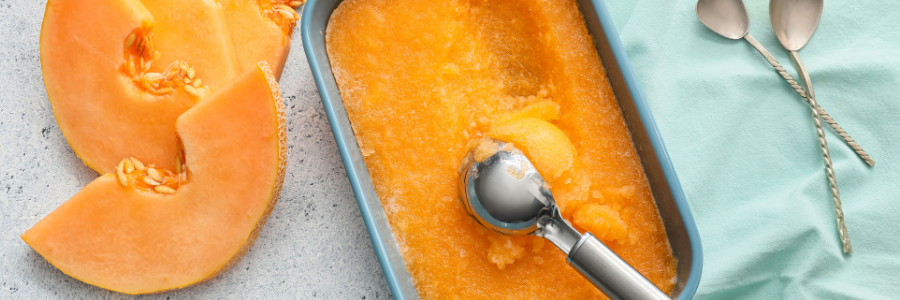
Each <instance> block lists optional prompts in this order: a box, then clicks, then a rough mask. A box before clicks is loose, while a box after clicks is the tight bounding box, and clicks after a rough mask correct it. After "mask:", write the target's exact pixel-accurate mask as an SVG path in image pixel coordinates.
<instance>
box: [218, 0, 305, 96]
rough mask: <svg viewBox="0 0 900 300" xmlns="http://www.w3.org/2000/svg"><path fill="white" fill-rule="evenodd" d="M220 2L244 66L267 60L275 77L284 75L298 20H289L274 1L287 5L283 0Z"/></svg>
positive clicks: (227, 0)
mask: <svg viewBox="0 0 900 300" xmlns="http://www.w3.org/2000/svg"><path fill="white" fill-rule="evenodd" d="M220 3H221V4H222V7H223V8H224V10H225V16H226V19H227V20H228V26H229V29H230V31H231V38H232V40H233V41H234V50H235V52H236V53H237V56H238V60H239V61H240V64H241V66H243V67H244V68H248V67H252V66H253V65H254V64H256V62H258V61H265V62H268V63H269V65H270V66H272V71H273V72H274V73H275V78H281V71H282V69H284V63H285V61H287V56H288V52H289V51H290V50H291V32H292V31H293V28H294V24H296V22H297V20H296V19H291V20H288V19H286V18H285V17H284V15H282V14H280V13H278V12H277V9H276V8H274V4H275V3H280V4H285V3H284V1H280V0H277V1H268V0H266V1H260V0H223V1H220ZM294 16H297V15H296V14H295V15H294Z"/></svg>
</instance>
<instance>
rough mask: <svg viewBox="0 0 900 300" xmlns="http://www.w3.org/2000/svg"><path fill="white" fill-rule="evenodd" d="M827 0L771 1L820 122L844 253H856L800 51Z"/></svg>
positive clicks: (782, 39)
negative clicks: (851, 244) (848, 232)
mask: <svg viewBox="0 0 900 300" xmlns="http://www.w3.org/2000/svg"><path fill="white" fill-rule="evenodd" d="M822 5H823V0H771V1H769V17H770V19H772V28H773V29H775V35H776V36H778V40H779V41H780V42H781V45H783V46H784V48H785V49H787V50H788V53H789V54H790V55H791V60H793V61H794V65H795V66H797V71H798V72H799V73H800V77H801V78H803V85H805V86H806V90H807V91H808V93H807V96H808V98H807V99H809V105H810V108H811V109H812V114H813V119H814V120H815V123H816V134H817V135H818V136H819V146H820V148H822V157H823V158H824V159H825V175H826V176H827V177H828V185H829V186H831V197H832V198H833V199H834V211H835V215H836V218H837V226H838V235H839V236H840V238H841V243H842V244H843V246H844V253H853V248H852V247H851V246H850V236H849V235H848V234H847V225H846V224H844V211H843V209H841V193H840V192H839V191H838V188H837V180H836V179H835V178H834V168H833V167H832V166H831V155H830V154H828V141H826V140H825V131H824V130H822V122H820V121H819V112H818V111H817V110H816V107H818V104H817V103H816V93H815V91H813V86H812V81H811V80H810V79H809V72H807V71H806V67H805V66H804V65H803V61H802V60H800V55H798V54H797V51H799V50H800V49H801V48H803V46H805V45H806V43H807V42H809V39H810V38H811V37H812V34H813V32H815V31H816V27H818V26H819V18H820V17H821V16H822Z"/></svg>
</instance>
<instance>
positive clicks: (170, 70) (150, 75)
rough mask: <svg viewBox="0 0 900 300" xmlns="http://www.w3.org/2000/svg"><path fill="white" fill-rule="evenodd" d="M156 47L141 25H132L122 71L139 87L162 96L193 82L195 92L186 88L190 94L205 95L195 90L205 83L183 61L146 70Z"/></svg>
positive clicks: (154, 55) (195, 95)
mask: <svg viewBox="0 0 900 300" xmlns="http://www.w3.org/2000/svg"><path fill="white" fill-rule="evenodd" d="M155 49H156V48H155V47H154V41H153V37H152V34H151V33H149V32H144V29H135V31H133V32H131V33H130V34H129V35H128V37H126V38H125V50H124V52H125V54H124V57H125V60H124V62H123V72H126V73H127V74H128V76H129V77H131V79H132V81H134V83H135V84H136V85H137V86H138V87H139V88H143V89H144V90H146V91H147V92H150V93H151V94H153V95H160V96H161V95H167V94H170V93H173V92H175V90H176V89H177V88H178V87H179V86H192V87H194V89H195V93H190V92H188V93H190V94H191V96H193V97H201V98H202V96H205V95H206V93H202V92H198V91H196V90H197V89H200V88H207V87H205V86H203V84H202V81H200V79H199V78H196V76H197V70H196V69H194V67H192V66H190V65H189V64H188V63H187V62H185V61H182V60H176V61H174V62H172V63H171V64H169V66H168V67H167V68H166V69H165V71H164V72H162V73H155V72H149V70H150V67H151V66H152V65H153V62H154V61H155V60H156V59H158V58H159V57H160V53H159V51H156V50H155Z"/></svg>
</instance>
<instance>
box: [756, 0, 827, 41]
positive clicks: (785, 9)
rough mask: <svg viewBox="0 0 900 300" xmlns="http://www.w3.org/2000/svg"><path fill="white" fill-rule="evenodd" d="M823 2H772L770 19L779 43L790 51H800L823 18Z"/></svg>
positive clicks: (809, 0)
mask: <svg viewBox="0 0 900 300" xmlns="http://www.w3.org/2000/svg"><path fill="white" fill-rule="evenodd" d="M823 2H824V1H823V0H771V1H769V17H770V18H771V19H772V29H775V35H776V36H777V37H778V41H779V42H781V45H783V46H784V48H785V49H787V50H788V51H800V49H801V48H803V46H806V43H807V42H809V39H810V38H811V37H812V35H813V32H815V31H816V27H818V26H819V19H820V18H821V17H822V7H823V5H824V3H823Z"/></svg>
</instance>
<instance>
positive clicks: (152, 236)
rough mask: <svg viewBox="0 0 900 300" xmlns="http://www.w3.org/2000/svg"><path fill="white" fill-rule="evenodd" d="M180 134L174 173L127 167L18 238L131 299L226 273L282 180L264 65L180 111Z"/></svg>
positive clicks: (281, 138)
mask: <svg viewBox="0 0 900 300" xmlns="http://www.w3.org/2000/svg"><path fill="white" fill-rule="evenodd" d="M176 130H177V132H178V136H179V137H180V138H181V141H182V142H183V145H184V152H183V154H184V165H183V167H179V170H177V171H180V172H177V173H176V172H172V171H171V170H165V169H153V166H152V165H144V164H142V163H137V160H130V159H126V160H123V161H121V162H123V165H122V166H120V167H117V168H116V170H117V172H116V174H106V175H103V176H101V177H99V178H97V179H96V180H94V181H93V182H91V183H90V184H88V185H87V186H86V187H85V188H84V189H82V190H81V191H79V192H78V193H77V194H76V195H75V196H74V197H72V198H71V199H70V200H68V201H66V202H65V203H63V204H62V205H61V206H60V207H59V208H57V209H56V210H55V211H53V212H51V213H50V214H49V215H47V216H46V217H45V218H44V219H42V220H41V221H39V222H38V223H37V224H36V225H35V226H34V227H32V228H31V229H29V230H28V231H26V232H25V234H23V235H22V239H23V240H25V242H26V243H28V245H30V246H31V247H32V248H34V250H35V251H37V252H38V253H40V254H41V255H42V256H43V257H44V258H45V259H47V261H49V262H50V263H51V264H53V265H54V266H56V267H57V268H59V269H60V270H61V271H62V272H64V273H66V274H68V275H70V276H72V277H74V278H76V279H78V280H81V281H84V282H86V283H89V284H92V285H96V286H99V287H102V288H106V289H110V290H113V291H117V292H122V293H128V294H143V293H152V292H159V291H165V290H171V289H177V288H181V287H185V286H188V285H191V284H195V283H198V282H201V281H203V280H204V279H209V278H212V277H214V276H216V275H217V274H219V273H221V272H222V271H224V270H225V269H227V268H228V267H229V266H231V265H232V264H234V263H235V262H236V261H237V260H238V259H239V258H240V257H241V256H242V255H243V254H244V253H245V252H246V251H247V250H248V249H249V247H250V245H251V244H252V243H253V241H254V239H255V238H256V236H257V234H258V233H259V231H260V229H261V228H262V227H263V225H264V224H265V222H266V218H267V217H268V215H269V213H270V212H271V211H272V208H273V207H274V206H275V202H276V201H277V199H278V195H279V193H280V190H281V184H282V182H283V179H284V169H285V162H286V161H285V158H286V141H285V136H286V132H285V121H284V107H283V103H282V98H281V96H280V92H279V90H278V86H277V83H276V81H275V78H274V76H272V75H271V72H270V70H269V68H268V65H267V64H265V63H264V62H261V63H260V64H259V66H257V67H255V68H254V69H251V70H249V71H247V72H245V73H243V74H241V75H239V77H238V78H236V79H235V80H234V81H232V82H231V83H230V84H228V85H227V86H224V87H223V88H221V89H220V90H219V91H217V92H215V93H214V94H212V95H211V96H209V97H208V98H207V99H205V100H204V101H202V102H200V103H199V104H197V105H196V106H194V107H193V108H191V109H190V110H188V111H186V112H185V113H184V114H183V115H181V117H179V118H178V122H177V126H176ZM151 170H152V172H151ZM151 173H155V174H151ZM154 175H155V176H154ZM159 177H162V178H161V179H160V178H159ZM148 178H149V179H150V180H153V179H154V178H156V179H159V180H157V181H156V183H162V185H159V186H163V187H165V188H159V186H154V185H152V184H150V183H148V182H150V181H148ZM120 181H121V182H120ZM123 183H124V185H125V186H123Z"/></svg>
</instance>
